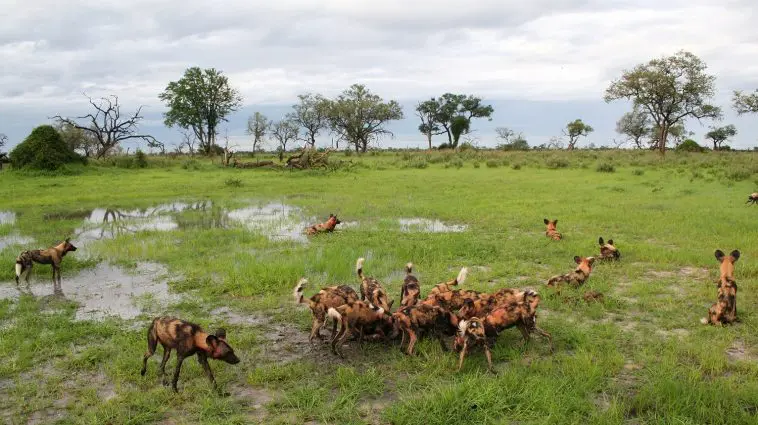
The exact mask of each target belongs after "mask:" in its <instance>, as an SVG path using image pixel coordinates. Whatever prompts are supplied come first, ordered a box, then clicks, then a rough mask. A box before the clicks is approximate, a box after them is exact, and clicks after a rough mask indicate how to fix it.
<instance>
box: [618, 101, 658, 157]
mask: <svg viewBox="0 0 758 425" xmlns="http://www.w3.org/2000/svg"><path fill="white" fill-rule="evenodd" d="M651 124H652V122H651V121H650V116H649V115H648V114H646V113H644V112H642V111H641V110H640V109H639V108H634V109H633V110H632V112H627V113H625V114H624V115H622V116H621V118H620V119H619V120H618V122H616V133H619V134H623V135H624V136H626V137H627V138H629V140H631V142H632V143H633V144H634V147H636V148H637V149H644V148H645V139H646V138H648V137H649V136H650V132H651V131H652V125H651Z"/></svg>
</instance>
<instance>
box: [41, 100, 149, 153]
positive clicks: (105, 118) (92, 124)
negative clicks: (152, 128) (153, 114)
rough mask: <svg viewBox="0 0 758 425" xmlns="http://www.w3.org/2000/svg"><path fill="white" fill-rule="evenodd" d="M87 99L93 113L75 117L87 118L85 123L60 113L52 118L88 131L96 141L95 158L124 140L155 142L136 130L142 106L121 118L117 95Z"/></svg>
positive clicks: (140, 117) (60, 122)
mask: <svg viewBox="0 0 758 425" xmlns="http://www.w3.org/2000/svg"><path fill="white" fill-rule="evenodd" d="M85 96H86V95H85ZM87 99H89V103H90V105H92V107H93V108H95V113H94V114H92V113H90V114H87V115H84V116H81V117H76V119H80V120H89V122H88V123H87V124H84V125H81V124H79V123H77V122H76V121H74V120H73V119H70V118H63V117H61V116H60V115H56V116H54V117H52V119H55V120H56V121H57V122H58V124H59V125H62V124H68V125H70V126H72V127H74V128H77V129H79V130H82V131H85V132H88V133H89V134H90V135H91V136H92V137H93V138H94V139H95V140H96V141H97V147H96V149H95V157H96V158H102V157H104V156H105V155H107V154H108V153H109V152H110V151H111V150H113V149H114V148H116V147H118V146H119V145H120V144H121V142H124V141H126V140H131V139H141V140H145V141H147V142H148V143H150V142H156V140H155V138H154V137H153V136H149V135H146V134H140V133H139V132H138V131H137V130H138V127H139V122H140V121H141V120H142V119H143V118H144V117H143V116H142V115H140V113H141V111H142V106H140V107H139V108H137V111H136V112H135V113H134V115H131V116H128V118H122V117H121V105H119V103H118V96H116V95H110V96H109V97H101V98H100V101H99V102H98V103H95V101H93V100H92V98H91V97H87Z"/></svg>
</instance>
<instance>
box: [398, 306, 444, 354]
mask: <svg viewBox="0 0 758 425" xmlns="http://www.w3.org/2000/svg"><path fill="white" fill-rule="evenodd" d="M392 322H393V325H394V327H395V331H394V332H393V335H392V336H393V338H394V337H395V336H397V333H398V332H402V333H403V338H402V340H401V341H400V350H402V349H403V344H405V337H406V336H408V349H407V350H406V354H408V355H413V348H414V346H415V345H416V340H417V339H418V337H419V334H420V333H424V332H425V333H430V334H432V335H433V336H436V337H437V339H438V340H439V341H440V346H441V347H442V350H443V351H448V348H447V345H445V340H444V337H445V336H453V335H455V332H456V330H457V328H458V318H457V317H456V316H455V315H454V314H452V313H450V311H448V310H446V309H444V308H442V307H439V306H436V305H431V304H424V303H421V304H416V305H412V306H409V307H403V308H401V309H398V310H397V311H396V312H395V313H393V314H392Z"/></svg>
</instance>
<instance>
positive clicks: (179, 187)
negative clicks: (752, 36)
mask: <svg viewBox="0 0 758 425" xmlns="http://www.w3.org/2000/svg"><path fill="white" fill-rule="evenodd" d="M574 154H575V155H574ZM340 155H342V154H340ZM350 155H351V160H353V161H355V163H356V164H359V165H358V166H357V167H356V168H354V169H353V170H351V171H341V170H334V171H323V170H322V171H307V172H290V171H272V170H233V169H221V168H219V167H218V165H217V164H216V163H210V162H208V161H205V160H201V159H190V160H187V159H182V158H177V159H161V160H160V161H164V162H163V163H158V162H157V161H158V160H156V159H155V158H153V157H148V158H147V160H148V163H149V165H148V167H146V168H144V169H121V168H118V167H110V166H105V164H102V165H99V164H97V163H94V164H91V165H90V166H88V167H85V168H82V170H81V172H80V173H79V174H78V175H74V176H72V175H66V174H59V175H54V176H30V175H29V174H27V173H20V172H3V173H0V196H1V197H2V199H4V200H5V202H4V204H3V207H2V208H0V210H12V211H14V212H16V219H15V222H13V223H12V224H0V238H2V237H4V236H7V235H10V234H13V233H18V234H21V235H24V236H28V237H32V238H34V240H35V244H34V247H37V246H38V245H39V246H48V245H51V244H52V243H54V242H56V241H59V240H61V239H63V238H64V237H66V236H70V235H75V234H76V229H77V228H79V227H80V226H81V223H82V220H83V217H86V216H88V215H89V211H91V210H92V209H94V208H102V207H113V208H123V209H134V208H146V207H150V206H154V205H157V204H161V203H166V202H174V201H193V200H204V199H210V200H212V202H213V208H212V209H211V210H209V211H185V212H182V213H179V214H177V215H176V216H175V220H176V221H177V222H179V223H182V224H181V226H180V227H178V228H176V229H173V230H168V231H142V232H138V233H135V234H124V235H122V236H120V237H118V238H116V239H105V240H101V241H94V242H90V243H88V245H87V250H86V252H87V253H90V254H91V257H87V256H85V255H84V254H83V253H82V254H80V253H73V254H71V255H69V256H67V257H66V258H65V260H64V262H63V289H64V293H65V290H66V282H67V280H69V279H73V278H75V276H76V274H77V273H78V272H79V271H81V270H83V269H86V268H90V267H94V266H95V265H96V264H97V263H98V262H99V261H104V260H108V261H111V262H113V263H115V264H118V265H122V266H126V267H136V266H137V264H138V263H139V262H141V261H151V262H159V263H162V264H165V265H166V266H167V267H168V269H169V271H170V273H171V274H172V279H170V283H169V286H170V288H171V290H172V291H174V292H177V293H180V294H184V297H183V298H182V300H181V301H179V302H177V303H176V304H173V305H171V306H170V308H169V309H167V311H166V312H165V313H166V314H173V315H177V316H180V317H183V318H186V319H188V320H193V321H196V322H197V323H199V324H201V326H204V327H205V328H206V329H214V328H216V327H218V326H224V327H226V328H227V333H228V338H229V341H230V343H231V344H232V346H233V347H234V348H235V350H236V351H237V352H238V353H239V354H240V357H241V358H242V362H241V363H240V364H239V365H235V366H232V365H227V364H223V363H220V362H215V361H212V362H211V367H212V368H213V371H214V374H215V375H216V379H217V380H218V382H219V383H220V384H221V386H222V387H223V388H225V389H226V390H227V391H229V392H231V393H232V394H231V396H230V397H218V396H217V395H215V394H214V393H213V392H212V391H211V389H210V386H209V385H208V382H207V379H206V378H205V376H204V375H203V373H202V370H201V368H200V366H199V365H198V364H197V361H196V360H193V359H190V360H189V361H186V362H185V364H184V367H183V369H182V375H181V378H180V381H179V386H180V391H181V392H180V394H179V395H174V394H172V393H171V392H170V391H168V390H167V389H165V388H164V387H163V386H162V385H161V384H160V377H159V374H158V363H159V361H160V356H161V353H162V351H161V349H159V350H158V353H157V354H156V355H155V356H154V357H153V358H152V359H151V361H150V362H149V366H148V373H147V375H146V376H145V377H141V376H139V369H140V367H141V364H140V362H141V358H142V354H143V353H144V350H145V348H146V342H145V329H146V326H147V324H148V322H149V320H150V317H149V316H148V315H147V314H143V315H142V316H141V317H139V318H138V319H136V320H131V321H125V320H121V319H118V318H113V319H108V320H102V321H91V322H88V321H75V320H74V316H75V314H76V309H77V306H76V304H75V303H74V302H71V301H67V300H65V299H64V300H60V299H56V298H53V297H44V298H34V297H30V296H22V297H20V298H19V299H18V301H11V300H0V356H2V357H3V359H4V362H2V363H0V410H2V411H3V413H2V414H0V417H2V418H3V419H4V420H6V421H10V422H11V423H19V422H21V423H26V422H27V421H29V420H30V419H35V418H36V419H35V420H38V419H39V418H47V417H49V418H53V419H56V418H57V419H60V420H61V422H60V423H85V424H90V423H91V424H95V423H125V424H145V423H210V424H222V423H223V424H228V423H232V424H236V423H239V424H242V423H270V424H285V423H298V424H300V423H307V422H309V421H313V422H318V423H356V424H357V423H393V424H425V425H427V424H447V423H477V424H498V423H510V422H514V423H515V422H519V423H529V424H537V423H585V422H586V423H593V424H624V423H650V424H653V423H714V424H726V423H730V424H742V423H745V424H747V423H755V421H756V412H757V411H758V391H756V390H758V348H756V347H758V336H756V333H755V332H754V329H755V328H756V326H757V325H758V314H756V313H755V311H753V307H752V306H754V305H756V301H758V295H756V293H755V291H752V290H751V289H750V288H751V287H752V286H754V284H755V282H756V280H757V279H758V265H757V264H758V263H756V262H755V260H754V259H755V257H756V255H757V254H758V252H757V251H758V243H757V242H756V238H755V232H754V230H753V229H755V217H756V215H755V213H756V210H754V209H751V208H748V207H746V206H745V205H744V200H745V197H746V195H747V194H748V193H751V192H753V191H754V190H755V188H754V186H753V183H751V182H752V181H754V180H755V179H756V175H755V173H756V169H755V167H754V166H753V165H752V162H751V161H754V160H755V159H756V157H755V155H754V154H751V153H734V152H732V153H708V154H688V153H681V154H680V153H673V152H672V153H670V154H669V156H667V158H666V159H665V160H661V159H659V158H657V157H656V156H655V155H649V154H648V153H634V152H632V153H628V152H620V153H608V152H603V151H598V152H581V151H577V152H574V153H572V155H566V154H565V153H564V152H548V153H544V152H488V151H476V150H474V149H471V150H467V151H465V152H463V153H460V154H455V153H452V152H402V153H401V152H397V153H386V152H385V153H380V154H376V155H373V156H369V155H355V154H354V153H351V154H350ZM611 156H612V157H611ZM555 159H562V160H564V161H565V162H566V163H567V164H568V165H566V166H565V167H564V166H561V167H556V168H551V167H550V166H548V165H547V161H552V160H555ZM611 160H612V163H613V164H614V167H615V170H616V172H615V173H607V174H603V175H602V178H601V179H598V174H597V172H596V171H595V170H596V168H597V164H602V163H610V162H611ZM188 161H189V162H188ZM421 161H423V163H424V164H427V165H426V166H424V167H418V166H409V165H410V164H417V163H421ZM480 162H483V163H485V164H486V165H487V166H486V167H479V168H475V167H474V165H473V164H474V163H480ZM561 163H563V162H561ZM187 164H193V165H191V166H188V165H187ZM461 164H462V165H461ZM490 164H493V165H494V164H497V165H503V167H499V166H491V165H490ZM593 164H594V165H593ZM459 165H461V166H460V167H459ZM585 165H587V166H586V167H585ZM446 167H447V169H446ZM517 170H518V171H517ZM690 170H697V171H690ZM746 170H747V171H746ZM735 173H737V174H736V175H735ZM739 173H747V177H745V176H743V175H741V174H739ZM232 180H234V181H239V182H240V185H239V186H238V185H236V183H235V184H234V185H232V187H230V186H229V185H227V184H226V182H227V181H232ZM727 182H728V183H730V185H726V183H727ZM232 189H233V190H232ZM259 201H281V202H284V203H286V204H288V205H292V206H296V207H300V208H302V209H304V210H305V212H306V213H307V214H309V215H312V216H316V217H318V218H319V220H322V219H324V218H325V217H327V216H328V214H329V213H332V212H334V213H337V214H338V216H339V217H340V218H341V219H342V220H343V221H357V222H358V225H357V226H353V227H345V228H342V229H340V228H339V227H338V231H336V232H335V233H333V234H329V235H324V236H318V237H314V238H311V239H310V240H309V241H308V242H307V243H301V242H296V241H289V240H283V241H272V240H270V239H269V238H267V237H266V236H264V235H260V234H256V233H254V232H251V231H250V230H248V229H247V228H246V227H245V226H244V223H231V222H230V223H226V221H224V220H221V219H220V218H219V217H222V216H223V214H224V212H225V211H227V210H231V209H235V208H240V207H244V206H246V205H250V204H251V203H256V202H259ZM407 217H423V218H429V219H438V220H441V221H443V222H445V223H455V224H466V225H467V226H468V229H467V230H466V231H464V232H461V233H424V232H409V233H406V232H401V231H400V227H399V225H398V222H397V219H398V218H407ZM543 217H551V218H552V217H555V218H558V219H559V225H558V229H559V231H561V232H562V233H563V235H564V239H563V240H562V241H560V242H553V241H550V240H548V239H547V238H546V237H545V236H544V225H543V224H542V218H543ZM217 222H223V223H226V225H225V226H215V225H212V224H209V223H217ZM599 236H603V237H604V238H605V239H610V238H612V239H614V241H615V242H616V245H617V246H618V247H619V249H620V250H621V253H622V260H621V261H620V262H619V263H610V264H597V265H596V267H595V269H594V271H593V274H592V276H591V277H590V279H589V280H588V282H587V284H586V285H585V286H584V287H582V288H580V289H576V290H575V289H570V288H564V289H563V290H561V291H560V292H558V291H555V290H549V289H548V288H545V287H544V282H545V280H546V279H547V278H549V277H550V276H552V275H554V274H558V273H566V272H568V271H570V270H572V269H573V268H574V266H575V265H574V263H573V261H572V257H573V256H574V255H593V254H596V253H597V250H598V246H597V239H598V237H599ZM74 242H75V243H76V238H74ZM24 248H27V247H25V246H19V245H10V246H7V247H6V248H4V249H2V250H0V264H5V265H6V266H5V267H0V282H9V281H11V280H12V279H13V267H12V264H13V261H14V260H15V256H16V255H17V254H18V252H19V251H20V250H21V249H24ZM717 248H718V249H722V250H724V251H727V252H728V251H731V250H732V249H740V251H741V252H742V258H741V259H740V261H739V262H738V263H737V264H736V271H735V274H736V278H737V281H738V285H739V288H740V290H739V295H738V298H739V302H738V305H739V306H741V307H739V309H738V311H739V314H740V318H741V320H742V321H741V323H739V324H737V325H735V326H730V327H725V328H715V327H707V326H702V325H700V324H699V319H700V318H701V317H703V316H705V314H706V311H707V309H708V307H709V306H710V305H711V304H712V303H713V302H714V301H715V298H716V288H715V284H714V281H715V279H716V278H717V272H718V264H717V262H716V260H715V258H714V257H713V251H714V250H715V249H717ZM360 256H364V257H366V264H365V272H366V273H367V274H368V275H370V276H374V277H376V278H378V279H379V280H380V281H381V282H382V283H383V284H384V285H385V286H386V287H387V289H388V291H389V293H390V295H391V298H397V294H398V293H399V290H400V284H401V282H402V276H403V272H402V270H403V265H404V264H405V263H406V262H408V261H413V263H414V264H415V270H414V273H415V274H416V275H417V276H418V277H419V279H420V280H421V282H422V291H423V292H424V293H426V292H427V291H428V290H429V288H430V287H431V286H432V285H434V284H435V283H437V282H440V281H443V280H447V279H450V278H452V277H454V276H455V274H457V272H458V270H459V269H460V267H462V266H468V267H469V268H470V275H469V279H468V280H467V282H466V284H465V286H466V287H468V288H472V289H476V290H480V291H492V290H495V289H497V288H500V287H505V286H508V287H531V288H535V289H537V290H538V291H539V292H540V293H541V294H542V296H543V303H542V304H541V306H540V310H539V323H540V326H541V327H543V328H544V329H546V330H548V331H549V332H550V333H551V334H552V335H553V338H554V340H555V345H556V351H555V353H553V354H551V353H550V352H549V350H548V349H547V346H546V344H545V343H544V342H543V341H542V340H541V339H540V338H538V337H535V338H533V339H532V341H531V342H530V343H529V345H528V346H526V347H525V348H521V337H520V335H519V333H518V331H517V330H515V329H511V330H507V331H505V332H504V333H503V334H502V335H501V336H500V338H499V340H498V343H497V345H496V346H495V347H494V349H493V357H494V361H495V365H496V370H497V372H498V373H497V375H490V374H487V373H486V361H485V360H484V356H483V354H482V352H481V350H474V351H473V352H472V353H471V354H470V355H469V356H468V357H467V359H466V363H465V366H464V369H463V371H462V372H460V373H456V371H455V368H456V361H457V357H456V356H455V354H453V353H449V352H448V353H445V352H443V351H442V350H441V349H440V347H439V345H438V344H437V343H436V341H430V340H427V339H422V340H421V341H420V342H419V344H418V345H417V351H418V353H419V355H418V356H415V357H407V356H405V355H403V354H401V353H400V351H399V350H398V348H397V346H391V347H387V346H382V345H381V344H378V343H366V344H365V345H364V346H363V347H361V348H359V347H358V346H357V344H356V343H355V342H352V343H350V344H349V346H348V347H346V348H345V354H346V356H347V359H346V360H344V361H340V360H338V359H336V358H334V356H332V354H331V353H329V352H328V348H327V347H326V346H317V348H315V349H313V350H312V349H310V347H309V346H308V345H307V333H308V330H309V328H310V314H309V313H308V311H307V309H305V308H303V307H296V306H294V304H293V303H292V300H291V290H292V287H293V285H294V284H295V282H296V281H297V279H298V278H300V277H302V276H306V277H308V278H309V280H310V284H309V285H308V286H307V287H306V291H305V292H306V295H307V296H310V295H312V294H314V293H315V292H317V291H318V289H319V288H320V287H322V286H325V285H327V284H334V283H347V284H351V285H353V286H354V287H356V288H357V283H358V282H357V278H356V276H355V272H354V263H355V260H356V259H357V258H358V257H360ZM34 279H35V280H36V281H37V282H40V284H43V283H44V284H49V279H50V271H49V267H46V266H39V265H37V266H35V275H34ZM3 285H5V284H3ZM586 290H596V291H599V292H601V293H602V294H603V295H604V301H603V302H602V303H592V304H588V303H586V302H585V301H584V300H583V299H582V294H583V293H584V291H586ZM148 302H149V301H148ZM396 302H397V301H396ZM218 307H227V308H229V309H231V310H233V311H234V312H236V314H238V315H239V316H241V317H243V318H256V320H251V322H250V323H244V322H243V323H240V322H235V321H233V320H231V319H228V318H226V317H225V316H222V315H215V316H214V315H211V314H210V312H211V311H212V310H214V309H216V308H218ZM322 333H324V334H328V333H327V332H324V331H322ZM280 335H281V336H280ZM174 359H175V357H173V356H172V360H171V361H170V362H169V364H168V366H167V371H169V372H170V371H173V365H174ZM258 404H260V406H259V407H254V406H256V405H258ZM44 415H47V416H44ZM51 420H52V419H51ZM164 421H165V422H164Z"/></svg>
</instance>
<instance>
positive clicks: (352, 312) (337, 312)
mask: <svg viewBox="0 0 758 425" xmlns="http://www.w3.org/2000/svg"><path fill="white" fill-rule="evenodd" d="M327 314H328V315H329V317H331V318H332V319H334V320H335V322H339V323H340V330H339V332H337V334H336V335H335V336H334V337H333V338H332V353H334V354H337V355H339V356H340V357H344V356H343V354H342V344H344V343H345V339H347V335H348V334H347V333H348V331H349V330H351V329H356V330H358V332H359V335H360V336H359V338H358V344H359V345H360V344H362V343H363V334H364V328H365V327H368V326H372V327H373V328H374V329H379V330H381V329H382V328H387V329H391V327H392V317H391V316H388V315H387V314H385V311H384V309H383V308H381V307H377V306H375V305H373V304H371V303H368V302H363V301H354V302H349V303H347V304H343V305H341V306H339V307H331V308H329V311H328V313H327ZM376 325H379V326H376ZM338 347H339V348H338Z"/></svg>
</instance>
